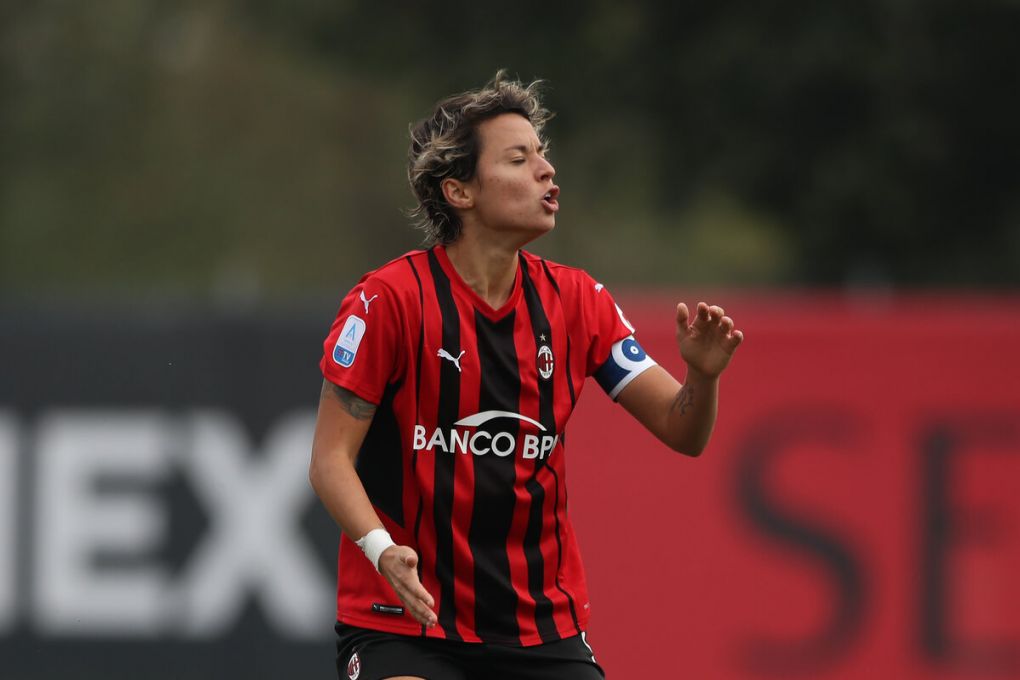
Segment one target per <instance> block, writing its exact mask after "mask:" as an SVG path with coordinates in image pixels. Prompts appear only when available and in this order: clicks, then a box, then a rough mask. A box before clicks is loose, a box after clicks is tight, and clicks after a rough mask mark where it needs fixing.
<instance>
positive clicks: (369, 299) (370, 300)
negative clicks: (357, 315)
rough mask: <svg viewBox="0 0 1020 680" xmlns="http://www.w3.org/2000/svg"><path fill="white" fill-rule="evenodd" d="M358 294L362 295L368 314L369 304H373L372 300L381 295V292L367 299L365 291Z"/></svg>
mask: <svg viewBox="0 0 1020 680" xmlns="http://www.w3.org/2000/svg"><path fill="white" fill-rule="evenodd" d="M358 295H360V296H361V301H362V302H364V303H365V314H368V306H369V305H370V304H372V300H374V299H376V298H377V297H379V294H378V293H376V294H375V295H373V296H372V297H370V298H368V299H367V300H366V299H365V291H361V292H359V293H358Z"/></svg>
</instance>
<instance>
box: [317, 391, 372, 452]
mask: <svg viewBox="0 0 1020 680" xmlns="http://www.w3.org/2000/svg"><path fill="white" fill-rule="evenodd" d="M375 411H376V405H375V404H373V403H371V402H369V401H366V400H364V399H362V398H361V397H359V396H358V395H356V394H355V393H354V392H352V391H350V390H348V389H346V388H343V387H340V386H339V385H335V384H333V383H331V382H330V381H329V380H323V381H322V391H321V393H320V394H319V413H318V416H317V417H316V420H315V438H314V439H313V441H312V466H313V468H314V467H315V466H316V465H320V464H323V463H327V464H328V463H329V462H330V461H331V459H333V458H334V457H335V456H338V455H340V456H343V457H345V458H346V459H347V460H348V461H349V462H350V463H351V464H352V465H353V463H354V460H355V458H356V457H357V455H358V451H359V450H360V449H361V443H362V442H363V441H364V440H365V435H366V434H368V428H369V426H370V425H371V424H372V417H373V416H374V415H375Z"/></svg>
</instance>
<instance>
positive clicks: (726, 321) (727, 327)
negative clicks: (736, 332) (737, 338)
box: [719, 316, 733, 335]
mask: <svg viewBox="0 0 1020 680" xmlns="http://www.w3.org/2000/svg"><path fill="white" fill-rule="evenodd" d="M719 330H720V331H722V333H723V335H729V334H730V332H731V331H732V330H733V319H731V318H730V317H728V316H724V317H723V318H721V319H719Z"/></svg>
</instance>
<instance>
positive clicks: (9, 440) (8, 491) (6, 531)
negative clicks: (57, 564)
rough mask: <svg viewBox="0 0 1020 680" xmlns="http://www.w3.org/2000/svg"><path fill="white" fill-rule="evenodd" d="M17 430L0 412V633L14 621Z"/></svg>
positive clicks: (15, 603) (8, 418)
mask: <svg viewBox="0 0 1020 680" xmlns="http://www.w3.org/2000/svg"><path fill="white" fill-rule="evenodd" d="M16 447H17V431H16V430H15V425H14V418H12V417H11V416H10V415H9V414H8V413H5V412H2V411H0V632H3V631H5V630H8V629H9V628H10V627H11V624H12V623H13V622H14V616H15V614H16V611H15V607H16V606H17V601H16V599H15V596H16V594H17V588H16V587H15V581H14V579H15V574H16V572H15V566H16V565H15V563H14V560H15V557H16V554H17V551H16V550H15V548H16V545H15V543H16V541H17V531H16V526H17V525H16V524H15V519H16V518H17V510H18V495H17V493H18V483H17V481H18V468H17V453H18V451H17V448H16Z"/></svg>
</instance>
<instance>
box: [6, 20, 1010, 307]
mask: <svg viewBox="0 0 1020 680" xmlns="http://www.w3.org/2000/svg"><path fill="white" fill-rule="evenodd" d="M1018 36H1020V4H1018V3H1017V2H1015V1H1014V0H1011V1H1006V0H999V1H992V0H978V1H977V2H946V1H944V0H935V1H930V2H915V1H912V0H880V1H879V0H870V1H869V0H864V1H858V2H837V3H818V2H808V1H805V0H798V1H788V2H783V3H758V2H731V3H666V2H661V3H660V2H626V3H624V2H617V1H599V2H590V3H584V4H581V3H554V2H531V1H519V2H515V3H498V4H490V3H460V2H455V3H423V2H390V3H371V2H355V1H343V0H303V1H301V2H296V1H292V2H282V1H268V0H253V1H250V2H236V1H234V2H232V1H228V0H210V1H208V2H186V1H185V2H164V1H159V0H103V1H102V2H90V3H75V2H65V1H59V0H34V1H31V2H29V1H27V0H6V1H5V2H4V3H2V4H0V297H2V298H4V299H7V300H12V299H13V300H18V299H28V300H32V299H39V298H46V297H51V296H58V297H60V296H67V295H72V294H73V295H75V296H84V297H88V298H101V299H113V300H121V299H123V300H133V299H151V298H152V297H153V296H168V297H171V298H174V299H183V300H186V301H194V302H212V303H216V302H225V303H228V304H239V303H247V304H262V303H266V302H273V301H280V300H291V299H294V298H295V297H300V296H304V295H309V294H316V295H317V294H330V295H336V294H338V293H340V292H343V291H342V290H341V289H345V288H346V287H347V286H349V285H350V284H351V283H352V282H353V281H354V280H355V279H356V278H357V277H358V276H360V274H361V273H363V272H364V271H365V270H366V269H369V268H372V267H374V266H377V265H378V264H381V263H383V262H385V261H387V260H389V259H391V258H392V257H394V256H397V255H399V254H400V253H402V252H404V251H406V250H409V249H411V248H414V247H417V246H418V245H419V244H420V234H419V233H417V232H415V231H413V230H412V229H411V228H410V227H409V226H408V220H407V219H406V218H405V217H404V215H403V212H402V211H403V210H404V209H406V208H408V207H410V206H411V204H412V203H411V195H410V192H409V190H408V188H407V185H406V179H405V174H404V173H405V169H404V160H405V154H406V144H407V126H408V124H409V123H410V122H411V121H413V120H416V119H418V118H420V117H422V116H424V115H425V114H426V113H427V112H428V111H429V109H430V107H431V105H432V104H433V103H434V102H435V100H436V99H438V98H439V97H441V96H443V95H446V94H449V93H452V92H455V91H459V90H463V89H468V88H471V87H475V86H478V85H480V84H482V83H483V82H485V81H486V80H487V79H488V78H490V77H491V76H492V75H493V73H494V72H495V71H496V69H497V68H500V67H505V68H507V69H509V70H510V72H511V73H512V74H516V75H519V76H520V77H521V78H522V79H531V78H535V77H539V78H543V79H546V80H547V81H548V85H547V104H548V105H549V106H550V108H552V109H553V110H554V111H556V112H557V117H556V118H555V119H554V120H553V122H552V123H551V125H550V128H549V135H550V137H551V139H552V159H553V162H554V164H555V165H556V167H557V171H558V175H557V182H558V183H559V184H560V186H561V187H562V190H563V195H562V205H563V210H562V212H561V213H560V220H559V225H558V228H557V231H556V232H554V234H552V235H551V236H549V237H547V238H546V239H543V241H541V242H539V243H537V244H535V246H534V250H535V251H536V252H539V253H541V254H544V255H546V256H548V257H551V258H553V259H558V260H562V261H566V262H568V263H571V264H576V265H579V266H583V267H585V268H587V269H589V270H590V271H592V272H593V273H595V274H596V275H597V276H599V277H600V278H601V279H602V280H606V281H611V282H614V283H617V284H626V285H631V284H633V285H652V286H659V285H665V284H669V285H685V284H696V285H725V286H740V287H748V288H758V287H768V288H775V287H791V286H796V287H803V286H824V287H828V288H833V287H835V288H842V287H864V288H879V289H887V288H891V287H895V288H944V287H952V288H959V287H967V288H971V287H981V288H995V289H1014V288H1016V287H1017V284H1018V283H1020V266H1018V264H1020V190H1018V189H1020V125H1018V123H1017V121H1018V120H1020V39H1018Z"/></svg>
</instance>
